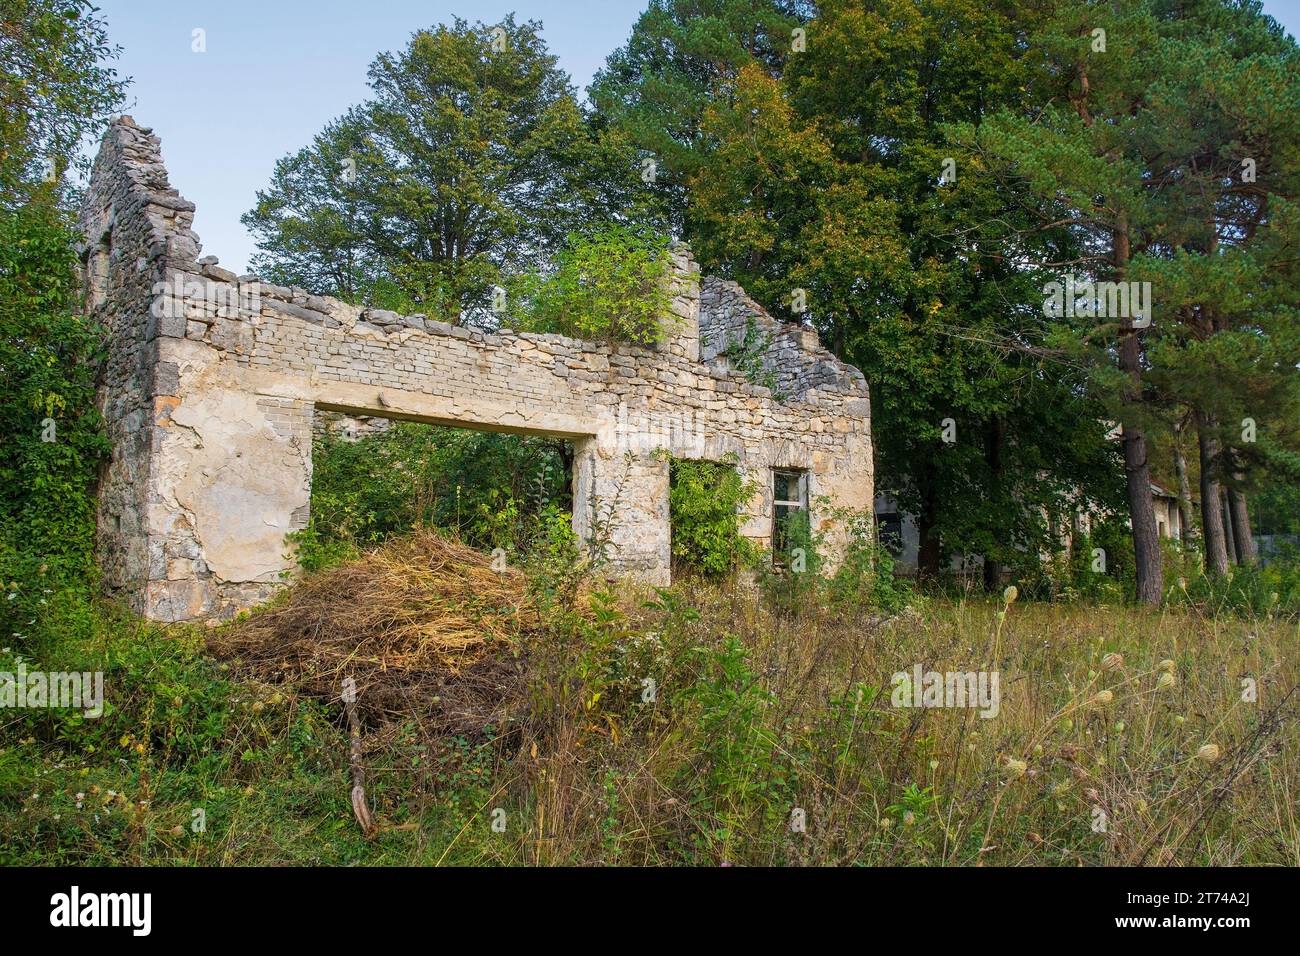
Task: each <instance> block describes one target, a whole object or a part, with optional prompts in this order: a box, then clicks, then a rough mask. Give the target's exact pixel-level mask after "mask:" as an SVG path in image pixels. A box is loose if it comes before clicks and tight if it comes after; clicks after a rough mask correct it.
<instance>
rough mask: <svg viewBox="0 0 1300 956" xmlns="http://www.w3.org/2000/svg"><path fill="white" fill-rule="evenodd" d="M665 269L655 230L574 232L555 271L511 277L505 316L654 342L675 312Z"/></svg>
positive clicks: (593, 335)
mask: <svg viewBox="0 0 1300 956" xmlns="http://www.w3.org/2000/svg"><path fill="white" fill-rule="evenodd" d="M667 269H668V242H667V239H666V238H665V237H663V236H661V235H658V234H655V233H652V232H647V231H645V230H642V229H636V228H632V227H628V226H619V225H611V226H606V227H604V228H602V229H598V230H595V231H593V232H588V233H573V234H570V235H569V237H568V240H567V241H566V243H565V246H564V248H563V249H562V250H561V251H560V253H559V254H558V256H557V257H556V266H555V270H554V272H552V273H549V274H547V275H544V276H543V275H536V274H532V275H524V276H520V277H519V278H518V279H517V280H516V281H515V282H514V283H513V286H514V288H513V290H512V291H511V294H510V295H509V298H508V308H509V312H508V321H509V323H510V324H511V325H514V326H515V327H517V328H521V329H528V330H530V331H535V332H558V333H560V334H561V335H567V336H570V337H572V338H578V339H588V340H592V341H603V342H627V343H630V344H632V345H641V346H652V345H655V344H657V343H659V342H660V341H662V340H663V338H664V336H665V334H666V333H667V332H668V331H669V329H668V328H667V327H666V320H672V319H674V318H675V317H674V316H672V314H671V313H669V311H668V305H669V298H668V290H667V286H666V284H665V281H664V280H665V276H666V274H667Z"/></svg>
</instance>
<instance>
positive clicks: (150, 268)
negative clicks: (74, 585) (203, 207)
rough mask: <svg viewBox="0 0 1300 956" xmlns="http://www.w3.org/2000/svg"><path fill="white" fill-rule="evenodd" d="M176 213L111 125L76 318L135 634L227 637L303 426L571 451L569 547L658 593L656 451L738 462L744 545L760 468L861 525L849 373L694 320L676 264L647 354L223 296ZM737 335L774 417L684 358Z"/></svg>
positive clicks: (864, 470) (253, 586)
mask: <svg viewBox="0 0 1300 956" xmlns="http://www.w3.org/2000/svg"><path fill="white" fill-rule="evenodd" d="M193 212H194V207H193V205H192V204H190V203H187V202H185V201H184V200H183V199H181V198H180V196H179V195H178V194H177V193H176V191H175V190H173V189H171V188H170V186H169V185H168V182H167V176H166V172H165V170H164V169H163V166H162V161H161V156H160V153H159V142H158V139H157V137H154V136H152V135H151V134H150V133H149V131H148V130H144V129H141V128H139V127H138V126H136V125H135V123H134V122H133V121H132V120H131V119H130V118H122V119H120V120H118V121H117V122H115V123H114V124H113V125H112V127H111V128H110V130H109V133H108V134H107V136H106V138H105V142H104V145H103V147H102V149H101V151H100V154H99V157H98V159H97V161H96V164H95V168H94V173H93V175H92V180H91V185H90V189H89V192H88V194H87V198H86V205H85V210H84V212H83V216H82V227H83V231H84V233H85V235H86V255H87V274H88V277H89V278H88V281H90V282H92V284H93V283H94V282H96V281H100V280H101V279H102V281H103V283H104V285H105V287H106V293H105V294H104V295H97V296H95V297H94V298H93V299H92V302H93V304H94V308H95V310H96V313H97V314H98V315H99V316H100V317H101V318H102V320H103V321H104V322H105V323H106V324H108V325H109V327H110V328H111V330H112V333H113V334H112V340H111V345H110V355H109V359H108V362H107V365H106V367H105V373H104V380H103V385H102V388H101V392H100V394H101V401H102V404H103V408H104V413H105V417H106V419H107V420H108V423H109V430H110V436H111V438H112V442H113V448H114V451H113V457H112V461H111V462H110V463H109V464H108V466H107V467H106V469H105V473H104V477H103V482H102V486H101V494H100V502H99V523H100V539H99V540H100V548H101V551H102V553H103V563H104V568H105V578H106V583H107V585H108V586H109V587H110V588H111V589H113V590H115V591H119V592H122V593H124V594H126V595H128V596H129V597H130V599H131V601H132V603H133V605H134V606H135V607H136V608H137V609H138V610H140V611H141V612H142V613H144V614H146V615H148V616H150V617H154V618H158V619H162V620H189V619H197V618H207V617H213V616H228V615H230V614H232V613H233V612H235V611H236V610H238V609H240V608H243V607H247V606H249V605H251V604H254V603H257V602H258V601H261V600H264V599H265V598H266V597H267V596H269V594H270V593H271V592H272V591H273V590H274V589H275V588H276V587H278V586H279V585H280V584H281V583H282V581H283V580H284V579H285V577H286V574H287V573H289V572H291V571H292V569H293V566H294V561H293V557H292V554H291V553H290V550H291V549H290V548H289V547H288V546H287V544H286V542H285V534H286V533H287V532H289V531H292V530H294V529H296V528H300V527H302V526H303V525H304V524H305V522H306V520H307V515H308V505H309V501H310V488H311V434H312V428H313V421H314V416H315V413H316V410H318V409H320V410H322V411H326V412H330V413H337V414H340V415H343V416H351V417H378V418H386V419H404V420H411V421H423V422H431V423H436V424H445V425H456V426H465V427H473V428H482V429H488V430H495V431H507V432H516V433H524V434H543V435H555V436H560V437H565V438H568V439H570V440H572V441H573V442H574V446H575V463H574V475H573V482H574V502H575V504H574V525H575V528H576V530H577V531H578V533H579V534H580V535H581V536H582V537H583V538H584V539H588V540H589V539H592V538H593V537H601V536H602V535H601V534H600V533H598V532H599V531H600V529H605V533H607V535H608V542H609V556H610V558H611V559H612V562H613V565H614V566H615V567H616V568H617V569H619V570H621V571H623V572H625V573H628V574H633V575H636V576H638V577H641V578H643V579H645V580H648V581H651V582H654V583H667V581H668V576H669V543H670V542H669V525H668V463H667V460H666V456H665V454H664V452H666V453H667V454H668V455H672V456H676V457H686V458H705V459H710V460H720V459H723V458H725V457H727V456H734V458H735V460H736V462H737V466H738V467H739V468H740V470H741V471H742V472H744V473H745V474H746V475H747V477H751V478H753V479H755V480H756V481H757V482H758V485H759V487H760V488H761V489H763V490H762V491H761V492H760V493H759V494H757V495H755V497H754V499H753V500H752V501H751V502H750V503H749V504H748V505H747V513H746V516H745V522H744V532H745V533H746V534H747V535H748V536H750V537H752V538H753V539H755V540H756V541H757V542H759V543H760V544H768V543H770V535H771V514H772V509H771V495H772V482H771V476H770V470H771V469H772V468H774V467H781V468H800V469H806V470H807V471H808V473H809V485H810V489H809V491H810V498H812V499H813V511H814V515H813V517H814V522H815V525H816V526H817V527H819V528H820V529H821V530H823V531H824V532H826V533H827V534H828V536H829V538H830V539H831V540H832V542H834V541H835V540H836V536H837V534H838V530H839V529H838V528H837V526H836V524H835V522H834V520H833V519H832V518H831V516H830V514H829V513H828V508H827V506H825V505H823V504H822V503H821V502H819V501H818V500H817V499H818V498H820V497H822V496H825V497H827V498H828V499H829V500H830V502H831V503H833V504H834V505H838V506H847V507H853V508H867V507H870V504H871V501H872V466H871V461H872V454H871V435H870V414H869V412H870V409H869V402H868V395H867V387H866V383H865V381H864V380H863V378H862V375H861V373H859V372H858V371H857V370H856V369H853V368H851V367H850V366H847V365H844V364H843V363H840V362H839V361H838V360H836V359H835V358H834V357H833V356H831V355H830V354H829V353H828V352H826V351H825V350H824V349H822V348H821V347H820V345H819V344H818V343H817V338H816V334H815V333H814V332H812V331H811V330H806V329H800V328H797V327H790V326H785V325H784V324H783V323H780V322H777V321H776V320H774V319H772V318H771V317H770V316H768V315H767V314H766V313H764V312H763V311H762V310H761V309H760V308H759V307H758V306H757V305H756V304H754V303H752V302H751V301H750V300H748V298H747V297H745V296H744V293H743V291H740V290H739V287H738V286H734V284H728V283H721V284H719V283H714V282H713V281H712V280H705V282H704V289H705V293H704V297H703V304H704V308H703V309H702V308H701V305H702V303H701V283H700V277H699V270H698V267H697V266H696V265H695V263H694V261H693V260H692V259H691V257H690V253H689V251H688V250H687V249H686V248H685V247H682V246H677V247H674V249H673V251H672V256H671V264H670V265H671V268H670V274H669V276H668V279H667V281H668V282H669V283H670V289H671V292H672V299H671V310H672V312H673V313H674V316H673V317H672V321H670V322H669V324H668V325H667V326H666V327H667V329H668V330H669V335H668V337H667V339H666V341H665V342H664V344H663V345H662V346H661V347H660V348H658V349H656V350H648V349H641V348H634V347H628V346H623V347H611V346H608V345H598V344H594V343H590V342H581V341H577V340H574V339H569V338H565V337H563V336H558V335H541V334H531V333H523V332H519V333H516V332H510V331H508V330H502V331H501V332H499V333H489V332H484V331H479V330H475V329H471V328H464V327H459V326H450V325H447V324H445V323H442V322H438V321H434V320H430V319H428V318H426V317H424V316H418V315H415V316H403V315H397V314H396V313H391V312H384V311H380V310H375V309H367V308H363V307H358V306H352V305H348V304H347V303H344V302H341V301H338V300H336V299H331V298H327V297H322V296H316V295H311V294H309V293H307V292H305V291H304V290H301V289H290V288H283V287H278V286H274V285H270V284H267V283H263V282H260V281H258V280H257V279H255V278H254V277H251V276H244V277H238V276H235V275H234V274H232V273H230V272H229V271H227V270H225V269H222V268H221V267H220V266H219V265H218V264H217V261H216V260H215V259H213V258H211V257H209V258H206V259H198V258H197V256H198V253H199V244H198V240H197V237H195V235H194V233H193V232H192V231H191V229H190V223H191V220H192V217H193ZM106 237H107V238H106ZM97 277H100V278H99V279H97ZM715 290H716V292H715ZM745 317H749V318H752V319H754V320H755V321H759V322H762V323H763V324H764V327H765V328H768V329H769V330H770V331H772V332H773V345H772V348H771V350H770V353H769V359H770V361H771V362H772V364H773V367H774V369H775V370H776V373H777V378H778V387H777V392H778V394H779V398H780V400H778V399H777V397H775V396H774V394H773V392H772V390H770V389H768V388H765V387H762V386H761V385H756V384H754V383H753V382H751V381H749V380H748V379H747V378H746V377H745V376H744V375H743V374H741V373H740V372H737V371H734V370H731V369H728V368H727V367H726V362H725V360H724V359H722V358H721V357H720V356H719V355H718V353H717V352H716V351H715V352H713V353H712V354H709V353H708V351H707V348H706V350H705V355H704V360H703V361H702V360H701V349H702V345H701V340H702V338H703V339H704V340H705V341H706V342H707V341H708V339H709V335H708V328H709V327H710V326H717V325H720V324H730V325H735V323H736V322H740V323H741V324H742V325H743V323H744V319H745ZM667 318H668V317H666V319H667Z"/></svg>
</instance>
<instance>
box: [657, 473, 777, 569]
mask: <svg viewBox="0 0 1300 956" xmlns="http://www.w3.org/2000/svg"><path fill="white" fill-rule="evenodd" d="M757 490H758V488H757V486H756V485H755V484H754V483H753V482H748V481H745V480H744V479H743V478H742V477H741V475H740V472H739V471H737V469H736V463H735V459H734V458H728V459H724V460H723V461H721V462H714V461H690V460H687V459H682V458H674V459H672V461H671V462H670V464H669V490H668V512H669V523H670V525H671V528H672V555H673V560H674V561H675V562H677V563H678V564H679V565H681V566H683V567H686V568H689V569H691V570H693V571H696V572H698V573H700V574H703V575H706V576H712V577H718V576H721V575H725V574H728V573H730V572H731V571H733V570H735V569H736V568H737V567H739V566H741V565H743V564H745V563H747V562H748V561H749V560H750V559H751V558H752V557H753V550H752V546H751V545H750V544H749V542H748V540H747V539H746V538H745V537H744V536H743V535H742V534H741V533H740V508H741V506H742V505H744V504H745V502H747V501H748V500H749V499H750V498H751V497H752V496H753V495H754V494H755V492H757Z"/></svg>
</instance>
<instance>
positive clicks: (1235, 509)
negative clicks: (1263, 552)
mask: <svg viewBox="0 0 1300 956" xmlns="http://www.w3.org/2000/svg"><path fill="white" fill-rule="evenodd" d="M1236 477H1237V478H1238V479H1239V478H1240V477H1241V476H1240V475H1238V476H1236ZM1228 512H1229V513H1230V514H1231V515H1232V543H1233V547H1234V549H1235V550H1236V552H1237V563H1238V564H1254V563H1255V561H1256V560H1258V558H1259V552H1258V551H1257V549H1256V548H1255V536H1254V534H1252V533H1251V528H1250V511H1249V510H1248V509H1247V508H1246V494H1245V492H1242V491H1238V490H1237V489H1236V488H1229V489H1228Z"/></svg>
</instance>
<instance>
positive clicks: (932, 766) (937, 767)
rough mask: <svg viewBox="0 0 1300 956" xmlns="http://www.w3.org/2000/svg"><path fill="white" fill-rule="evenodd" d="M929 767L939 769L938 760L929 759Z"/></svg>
mask: <svg viewBox="0 0 1300 956" xmlns="http://www.w3.org/2000/svg"><path fill="white" fill-rule="evenodd" d="M930 769H931V770H938V769H939V761H937V760H931V761H930Z"/></svg>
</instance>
